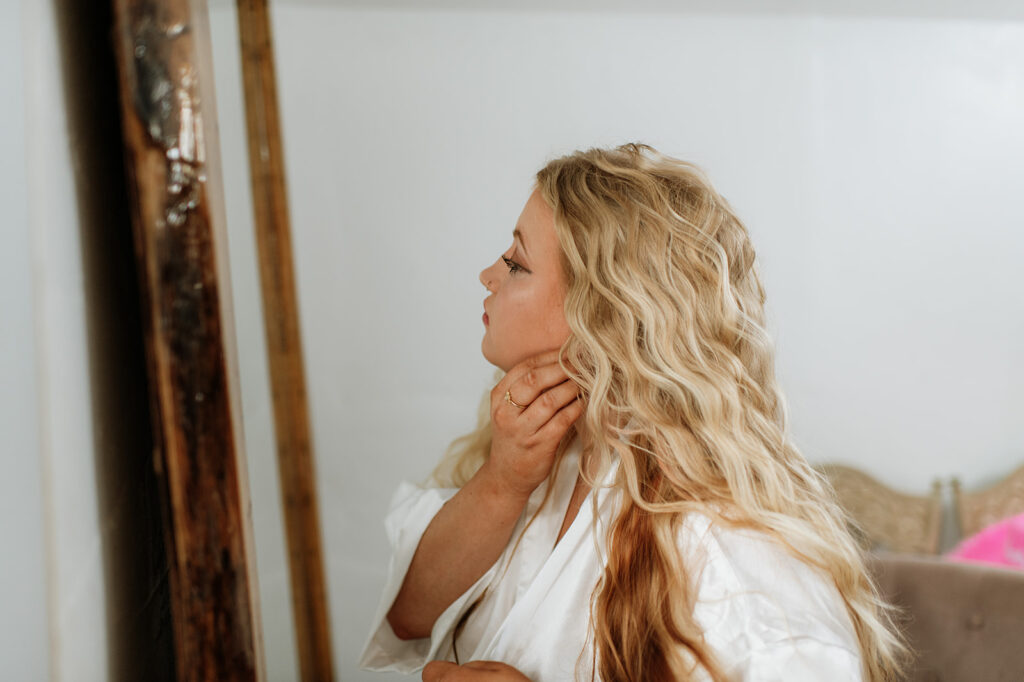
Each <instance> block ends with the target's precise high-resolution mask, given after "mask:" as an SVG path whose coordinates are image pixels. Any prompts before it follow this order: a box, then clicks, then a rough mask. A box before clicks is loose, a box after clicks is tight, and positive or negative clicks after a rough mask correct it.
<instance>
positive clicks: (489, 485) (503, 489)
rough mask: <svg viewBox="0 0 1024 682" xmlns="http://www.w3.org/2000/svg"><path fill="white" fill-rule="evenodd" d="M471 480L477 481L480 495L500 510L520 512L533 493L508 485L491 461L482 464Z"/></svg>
mask: <svg viewBox="0 0 1024 682" xmlns="http://www.w3.org/2000/svg"><path fill="white" fill-rule="evenodd" d="M473 478H478V479H479V481H478V483H479V485H480V489H481V493H482V494H483V495H485V496H486V497H487V499H488V500H490V501H491V502H492V503H495V504H497V505H499V506H500V507H502V508H507V509H509V510H515V511H517V512H520V511H522V509H523V507H525V506H526V502H527V500H529V499H530V494H531V493H532V492H533V490H524V489H522V488H517V487H516V486H513V485H510V484H509V483H508V481H507V480H505V479H504V478H503V477H502V476H501V474H500V472H498V471H497V470H496V469H495V467H494V465H493V463H492V462H491V460H487V461H486V462H484V464H483V466H482V467H480V470H479V471H477V474H476V476H474V477H473Z"/></svg>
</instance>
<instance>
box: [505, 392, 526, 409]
mask: <svg viewBox="0 0 1024 682" xmlns="http://www.w3.org/2000/svg"><path fill="white" fill-rule="evenodd" d="M505 402H506V403H508V404H509V405H512V406H513V407H518V408H519V409H520V410H525V409H526V405H520V404H519V403H517V402H516V401H514V400H512V391H511V390H508V391H505Z"/></svg>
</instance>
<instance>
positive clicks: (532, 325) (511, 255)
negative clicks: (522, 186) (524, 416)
mask: <svg viewBox="0 0 1024 682" xmlns="http://www.w3.org/2000/svg"><path fill="white" fill-rule="evenodd" d="M480 281H481V282H482V283H483V285H484V286H485V287H487V290H488V291H489V292H490V296H488V297H487V299H486V300H485V301H484V311H485V312H484V328H485V332H484V339H483V342H482V343H481V350H482V351H483V354H484V357H485V358H487V360H488V362H490V363H491V364H493V365H496V366H497V367H500V368H501V369H503V370H505V371H506V372H507V371H508V370H510V369H511V368H512V367H514V366H515V365H516V364H518V363H519V362H521V361H522V360H525V359H526V358H528V357H530V356H532V355H536V354H538V353H543V352H545V351H549V350H554V349H557V348H560V347H561V345H562V344H563V343H565V341H566V339H568V338H569V325H568V324H567V323H566V321H565V313H564V312H563V304H564V302H565V290H566V283H565V275H564V274H563V273H562V265H561V261H560V247H559V246H558V238H557V237H556V236H555V220H554V212H553V211H552V210H551V207H550V206H548V205H547V203H546V202H545V201H544V199H542V198H541V196H540V193H539V192H538V191H536V190H534V192H533V194H531V195H530V198H529V199H528V200H527V202H526V206H524V207H523V212H522V213H521V214H520V216H519V221H518V222H517V224H516V228H515V230H514V232H513V240H512V246H511V247H509V249H508V251H506V252H505V253H504V254H502V256H501V258H499V259H498V260H497V261H495V262H494V264H493V265H491V266H490V267H488V268H487V269H486V270H484V271H483V272H481V273H480Z"/></svg>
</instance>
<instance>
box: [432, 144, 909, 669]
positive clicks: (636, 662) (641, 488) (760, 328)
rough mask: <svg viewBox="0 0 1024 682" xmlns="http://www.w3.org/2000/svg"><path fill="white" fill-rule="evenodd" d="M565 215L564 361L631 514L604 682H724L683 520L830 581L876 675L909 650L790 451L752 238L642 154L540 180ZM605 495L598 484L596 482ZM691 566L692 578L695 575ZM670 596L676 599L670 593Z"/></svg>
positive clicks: (461, 471) (601, 589) (615, 586)
mask: <svg viewBox="0 0 1024 682" xmlns="http://www.w3.org/2000/svg"><path fill="white" fill-rule="evenodd" d="M537 187H538V189H539V190H540V193H541V196H542V197H543V198H544V200H545V201H546V202H547V203H548V205H549V206H550V207H551V208H552V209H553V211H554V223H555V230H556V232H557V235H558V241H559V244H560V246H561V252H562V254H561V255H562V263H563V268H564V270H565V275H566V281H567V284H568V291H567V294H566V299H565V317H566V320H567V322H568V325H569V328H570V330H571V334H570V337H569V339H568V340H567V341H566V343H565V344H564V346H563V347H562V353H561V358H562V364H563V366H564V367H565V368H566V371H567V372H568V373H569V375H570V376H571V377H572V378H573V379H574V380H575V381H576V382H577V383H578V384H579V386H580V387H581V389H582V392H583V394H584V396H586V410H585V412H584V414H583V416H582V417H581V418H580V419H581V420H582V421H583V422H584V426H585V429H586V430H587V432H588V433H590V434H593V440H594V442H593V453H594V455H595V456H596V457H598V461H600V462H602V463H603V465H602V467H601V469H602V471H607V470H608V467H609V466H610V463H611V462H612V461H614V460H615V459H618V461H619V469H618V474H617V480H616V485H617V486H618V487H619V488H620V489H622V490H623V491H624V493H625V494H624V495H623V503H622V506H621V508H620V511H619V513H618V516H617V518H616V519H615V521H614V523H613V524H612V526H611V528H610V530H609V538H608V540H609V542H608V560H607V564H606V567H605V571H604V575H603V576H602V578H601V581H600V582H599V584H598V585H597V587H596V589H595V592H594V600H593V607H594V608H593V611H594V633H595V648H596V651H597V654H598V656H599V672H600V676H601V678H602V679H603V680H605V682H613V681H618V680H622V681H626V680H630V681H641V680H662V679H678V680H685V679H689V678H690V676H691V674H692V672H693V668H694V665H695V664H699V665H700V666H702V667H704V668H705V669H706V670H707V671H708V672H709V673H710V674H711V675H712V677H713V678H715V679H722V677H723V674H722V669H721V666H720V663H719V662H718V661H716V660H715V657H714V654H713V652H712V651H711V650H710V648H709V647H708V646H707V645H706V644H705V642H704V639H703V634H702V632H701V631H700V628H699V627H698V625H697V624H696V622H695V620H694V618H693V607H694V600H695V598H696V595H695V594H694V589H693V574H694V572H695V570H698V567H693V566H684V565H683V563H682V561H683V557H682V556H681V552H680V551H679V545H678V538H679V528H680V523H681V520H682V519H683V518H685V517H686V515H687V514H689V513H691V512H699V513H701V514H704V515H705V516H707V517H710V518H711V519H712V520H713V522H715V523H720V524H724V525H726V526H730V527H743V528H752V529H756V530H759V531H763V532H765V533H767V534H768V535H770V536H771V537H774V538H775V539H777V540H778V541H780V542H781V543H782V544H783V545H784V546H785V547H786V548H787V549H788V550H789V551H790V552H791V553H792V554H793V555H795V556H797V557H799V558H800V559H801V560H803V561H805V562H807V563H808V564H810V565H812V566H815V567H817V568H818V569H820V570H821V571H822V572H823V573H824V574H825V575H827V576H829V577H830V578H831V579H832V581H834V583H835V586H836V588H837V590H838V592H839V595H840V596H841V597H842V599H843V601H844V603H845V605H846V608H847V611H848V613H849V616H850V619H851V622H852V624H853V627H854V630H855V632H856V634H857V637H858V639H859V643H860V648H861V653H862V660H863V666H864V675H865V678H866V679H868V680H889V679H895V678H896V677H897V676H898V675H899V674H900V672H901V663H900V661H901V658H902V657H903V654H904V652H905V649H904V647H903V645H902V643H901V641H900V638H899V636H898V635H897V634H896V631H895V628H894V626H893V620H892V617H891V613H890V607H888V606H887V605H886V604H885V603H884V601H883V600H882V599H881V598H880V597H879V594H878V592H877V589H876V587H875V585H874V584H873V582H872V580H871V578H870V576H869V573H868V571H867V568H866V566H865V562H864V559H863V557H862V555H861V552H860V550H859V549H858V548H857V546H856V544H855V543H854V541H853V540H852V538H851V536H850V535H849V533H848V531H847V526H846V519H845V517H844V514H843V512H842V511H841V510H840V509H839V507H838V505H837V504H836V503H835V501H834V496H833V494H832V493H831V490H830V489H829V487H828V485H827V484H826V483H825V481H824V480H823V478H822V477H821V476H820V475H819V474H818V473H817V472H816V471H815V470H814V469H813V468H811V466H810V465H809V464H808V463H807V461H806V460H805V459H804V458H803V456H802V455H801V454H800V453H799V452H798V451H797V449H796V448H795V447H794V446H793V444H792V443H791V442H790V439H789V437H788V434H787V425H786V411H785V405H784V403H783V399H782V396H781V394H780V392H779V389H778V386H777V384H776V381H775V376H774V359H773V346H772V342H771V339H770V338H769V336H768V335H767V333H766V331H765V324H764V302H765V293H764V289H763V287H762V285H761V281H760V279H759V277H758V275H757V272H756V270H755V267H754V250H753V247H752V246H751V243H750V239H749V235H748V234H747V230H746V228H745V227H744V226H743V224H742V223H741V222H740V220H739V218H738V217H737V216H736V214H735V213H734V212H733V211H732V209H731V208H730V206H729V204H728V203H727V202H726V201H725V199H723V198H722V197H721V196H720V195H719V194H718V193H717V192H716V191H715V190H714V188H713V187H712V186H711V184H710V182H709V181H708V180H707V178H706V177H705V175H704V174H703V173H702V172H701V171H700V170H699V169H698V168H696V167H695V166H693V165H692V164H689V163H686V162H683V161H679V160H677V159H673V158H671V157H668V156H665V155H663V154H660V153H658V152H657V151H656V150H654V149H653V148H651V147H649V146H647V145H644V144H626V145H622V146H620V147H617V148H614V149H590V150H587V151H578V152H575V153H573V154H570V155H568V156H565V157H562V158H559V159H556V160H554V161H551V162H550V163H548V164H547V165H546V166H545V167H544V168H543V169H542V170H541V171H539V172H538V173H537ZM490 441H491V431H490V422H489V419H488V413H487V402H486V400H485V402H484V403H483V404H481V413H480V422H479V426H478V428H477V430H476V431H474V432H472V433H470V434H468V435H467V436H464V437H463V438H461V439H459V440H456V441H455V442H454V443H453V444H452V447H451V448H450V449H449V452H448V455H447V456H446V458H445V459H444V460H443V461H442V463H441V464H440V465H439V466H438V468H437V470H436V471H435V473H434V478H435V480H436V481H438V482H444V483H447V484H449V485H461V484H462V483H464V482H465V481H466V480H468V478H469V477H471V476H472V474H473V472H474V471H475V470H476V469H477V468H478V467H479V466H480V464H482V463H483V461H484V460H485V459H486V457H487V455H488V452H489V450H490ZM589 482H590V483H591V484H593V481H589ZM688 569H689V570H688ZM667 594H668V595H672V598H669V599H667V598H666V595H667Z"/></svg>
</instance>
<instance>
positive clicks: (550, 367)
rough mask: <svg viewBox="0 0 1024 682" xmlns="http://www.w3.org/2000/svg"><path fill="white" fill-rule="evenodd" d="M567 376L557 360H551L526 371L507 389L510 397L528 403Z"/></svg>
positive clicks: (520, 402) (518, 401) (522, 403)
mask: <svg viewBox="0 0 1024 682" xmlns="http://www.w3.org/2000/svg"><path fill="white" fill-rule="evenodd" d="M568 378H569V375H568V374H566V373H565V370H564V369H562V367H561V366H560V365H559V364H558V363H557V362H553V363H549V364H546V365H541V366H540V367H536V368H533V369H531V370H529V371H527V372H526V373H525V374H523V375H522V376H520V377H519V379H518V380H517V381H514V382H513V383H512V385H511V386H509V388H508V391H509V392H510V393H511V397H512V399H513V400H515V401H516V402H517V403H519V404H520V405H530V404H531V403H533V401H534V400H536V399H537V397H538V396H540V395H541V394H543V393H544V392H545V391H548V390H550V389H552V388H554V387H555V386H558V385H559V384H561V383H562V382H564V381H565V380H566V379H568Z"/></svg>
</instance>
